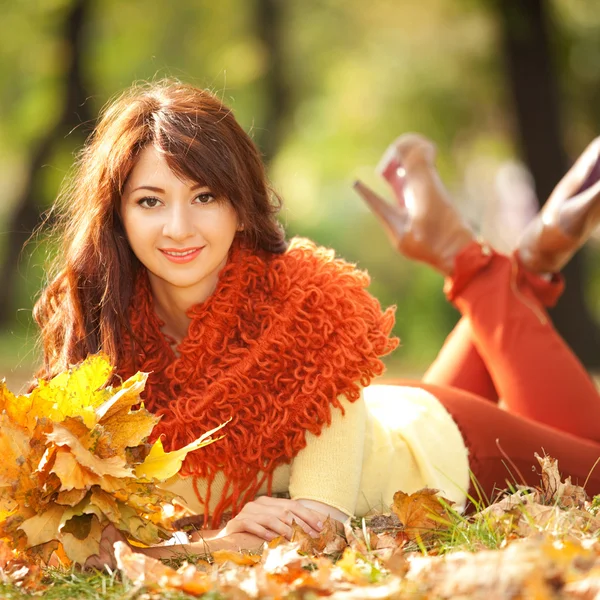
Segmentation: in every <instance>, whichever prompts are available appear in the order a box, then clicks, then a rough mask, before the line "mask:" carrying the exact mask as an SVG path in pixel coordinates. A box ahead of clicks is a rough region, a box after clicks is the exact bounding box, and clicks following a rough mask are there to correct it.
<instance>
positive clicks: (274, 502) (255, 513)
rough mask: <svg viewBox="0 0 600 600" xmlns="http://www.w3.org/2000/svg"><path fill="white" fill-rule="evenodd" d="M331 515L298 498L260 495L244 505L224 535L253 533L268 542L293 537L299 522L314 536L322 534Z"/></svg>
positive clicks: (230, 522) (227, 526) (222, 531)
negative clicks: (302, 502)
mask: <svg viewBox="0 0 600 600" xmlns="http://www.w3.org/2000/svg"><path fill="white" fill-rule="evenodd" d="M326 518H327V515H325V514H323V513H321V512H317V511H316V510H312V509H310V508H307V507H306V506H303V505H302V504H301V503H300V502H298V501H296V500H287V499H285V498H271V497H269V496H260V497H258V498H257V499H256V500H253V501H252V502H248V503H247V504H246V505H244V508H242V510H241V511H240V512H239V513H238V514H237V515H236V516H235V517H234V518H233V519H231V521H229V523H227V525H226V526H225V528H224V529H222V530H221V533H220V534H219V535H220V536H226V535H231V534H234V533H244V532H245V533H251V534H253V535H255V536H257V537H259V538H261V539H263V540H265V541H267V542H268V541H270V540H272V539H274V538H276V537H277V536H283V537H285V538H286V539H288V540H290V539H291V538H292V534H293V530H292V522H293V521H296V523H298V525H299V526H300V527H302V529H303V530H304V531H305V532H306V533H308V534H309V535H312V536H317V535H319V533H320V531H321V529H322V528H323V523H324V522H325V519H326Z"/></svg>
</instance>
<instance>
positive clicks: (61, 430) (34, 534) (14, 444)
mask: <svg viewBox="0 0 600 600" xmlns="http://www.w3.org/2000/svg"><path fill="white" fill-rule="evenodd" d="M112 373H113V367H112V366H111V365H110V363H109V362H108V360H107V358H106V356H104V355H102V354H99V355H95V356H90V357H89V358H88V359H87V360H85V361H84V362H83V363H81V364H80V365H78V366H76V367H73V368H71V369H69V370H68V371H65V372H64V373H61V374H59V375H58V376H56V377H54V378H53V379H51V380H50V381H43V380H42V381H40V382H39V384H38V385H37V387H36V388H34V389H33V390H32V392H31V393H30V394H26V395H23V396H15V395H14V394H12V393H11V392H9V391H8V389H7V388H6V386H5V385H4V384H3V383H0V456H2V464H0V538H3V539H5V540H7V541H8V542H9V543H10V544H11V546H12V547H14V548H15V549H17V550H18V551H19V552H26V553H28V554H27V555H28V556H29V559H30V560H33V561H34V562H36V564H40V563H47V562H48V560H50V558H49V557H50V556H51V555H53V556H54V555H57V554H56V553H57V552H59V553H60V561H61V562H63V563H65V562H68V561H73V562H78V563H84V562H85V560H86V559H87V558H88V557H89V556H91V555H92V554H96V553H97V552H98V549H99V542H100V537H101V534H102V530H103V529H104V528H105V527H106V526H107V525H108V524H111V523H112V524H114V525H115V526H117V527H118V528H119V529H121V531H123V532H124V533H125V534H126V535H127V536H128V537H129V539H130V540H131V542H132V543H138V544H145V545H149V544H153V543H156V542H158V541H160V540H164V539H167V538H168V537H169V535H170V534H169V530H168V528H170V527H171V521H172V519H171V518H170V517H169V515H171V516H172V514H174V512H173V510H171V511H169V510H167V509H168V507H169V505H170V503H172V502H173V501H174V495H173V494H172V493H170V492H168V491H166V490H161V489H160V488H158V487H157V486H156V481H157V480H158V479H160V478H162V477H164V478H165V479H167V478H169V477H170V476H172V475H173V474H174V473H175V472H177V471H178V470H179V468H180V467H181V463H182V461H183V460H184V459H185V456H186V455H187V453H188V452H191V451H193V450H195V449H197V448H201V447H202V446H204V445H206V444H209V443H211V442H212V441H213V440H212V438H211V437H210V436H211V434H213V433H214V432H215V431H218V430H219V429H220V427H217V428H215V429H214V430H213V431H209V432H208V433H206V434H205V435H204V436H202V438H200V439H199V440H196V441H195V442H192V443H191V444H189V445H188V446H186V447H185V448H182V449H180V450H177V451H175V452H169V453H165V452H164V450H163V448H162V444H161V443H160V442H159V443H157V444H155V445H154V446H152V447H151V445H150V444H149V443H148V442H147V440H148V438H149V436H150V434H151V433H152V430H153V428H154V426H155V425H156V423H157V422H158V417H156V416H155V415H153V414H151V413H150V412H148V411H147V410H146V409H145V408H144V407H143V403H142V402H141V399H140V393H141V392H142V391H143V389H144V385H145V383H146V380H147V374H144V373H137V374H136V375H134V376H133V377H131V378H129V379H128V380H126V381H125V382H123V383H122V384H121V385H120V386H119V387H115V388H113V387H109V386H107V384H108V382H109V381H110V378H111V377H112ZM137 467H140V473H141V476H140V475H138V474H137V473H136V472H135V469H136V468H137ZM54 560H59V559H57V558H55V559H54Z"/></svg>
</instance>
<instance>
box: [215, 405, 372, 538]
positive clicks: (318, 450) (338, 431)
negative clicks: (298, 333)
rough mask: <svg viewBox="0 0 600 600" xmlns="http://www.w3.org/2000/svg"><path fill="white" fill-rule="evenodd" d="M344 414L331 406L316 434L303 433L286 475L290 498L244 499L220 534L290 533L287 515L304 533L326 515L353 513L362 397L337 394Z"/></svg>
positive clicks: (338, 518)
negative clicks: (351, 398)
mask: <svg viewBox="0 0 600 600" xmlns="http://www.w3.org/2000/svg"><path fill="white" fill-rule="evenodd" d="M340 402H341V404H342V406H343V408H344V414H342V412H341V411H340V410H336V409H334V410H333V411H332V416H331V424H330V425H329V426H325V427H323V429H322V431H321V434H320V435H318V436H316V435H313V434H310V433H307V434H306V447H305V448H304V449H303V450H301V451H300V452H299V453H298V455H297V456H296V457H295V458H294V460H293V462H292V467H291V475H290V487H289V491H290V495H291V500H286V499H282V498H269V497H267V496H261V497H259V498H257V499H256V500H254V501H253V502H249V503H248V504H246V505H245V506H244V508H243V509H242V511H241V512H240V513H239V514H238V515H237V516H236V517H235V518H234V519H232V520H231V521H229V523H228V524H227V527H226V528H225V529H224V530H223V532H222V534H223V535H229V534H232V533H242V532H244V533H252V534H254V535H256V536H258V537H259V538H261V539H263V540H267V541H268V540H271V539H273V538H274V537H276V536H278V535H282V536H284V537H286V538H288V539H290V538H291V536H292V533H293V530H292V526H291V525H292V521H296V523H298V525H300V526H301V527H302V528H303V529H304V531H306V532H307V533H308V534H309V535H312V536H316V535H318V534H319V532H320V531H321V529H322V527H323V524H324V522H325V520H326V519H327V517H328V516H329V517H331V518H332V519H334V520H336V521H338V522H340V523H343V522H344V521H345V520H346V519H347V518H348V517H349V516H350V515H352V514H353V513H354V509H355V506H356V501H357V498H358V493H359V489H360V481H361V476H362V462H363V453H364V445H365V432H366V418H367V416H366V408H365V403H364V400H363V398H362V397H361V398H360V399H359V400H357V401H356V402H353V403H351V402H349V401H348V400H346V399H345V398H341V399H340Z"/></svg>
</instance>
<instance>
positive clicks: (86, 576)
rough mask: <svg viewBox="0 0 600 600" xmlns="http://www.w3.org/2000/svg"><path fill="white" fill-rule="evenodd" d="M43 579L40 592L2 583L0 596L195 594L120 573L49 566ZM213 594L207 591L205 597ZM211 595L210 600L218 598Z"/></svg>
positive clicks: (59, 598) (177, 597)
mask: <svg viewBox="0 0 600 600" xmlns="http://www.w3.org/2000/svg"><path fill="white" fill-rule="evenodd" d="M43 583H44V584H46V585H47V587H46V588H45V589H44V590H43V591H42V592H41V594H40V592H33V593H31V594H29V593H26V592H23V591H22V590H20V589H19V588H18V587H17V586H14V585H10V584H0V598H2V599H3V600H4V599H6V600H26V599H30V598H40V597H42V598H43V599H44V600H150V599H154V598H156V599H160V600H189V599H190V598H192V596H189V595H188V594H184V593H182V592H174V591H165V590H147V589H146V588H140V587H139V586H135V585H134V584H133V583H131V582H130V581H123V580H121V578H120V576H119V575H118V574H112V575H111V574H108V573H99V572H96V573H81V572H76V571H67V572H65V571H59V570H54V569H48V570H47V571H46V574H45V577H44V580H43ZM209 598H211V597H210V596H209V595H205V600H208V599H209ZM217 598H218V596H214V595H213V596H212V598H211V600H213V599H214V600H217Z"/></svg>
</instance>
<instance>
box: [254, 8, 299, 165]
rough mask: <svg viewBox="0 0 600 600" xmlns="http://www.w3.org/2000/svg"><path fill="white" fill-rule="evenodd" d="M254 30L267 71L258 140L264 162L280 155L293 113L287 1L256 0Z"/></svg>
mask: <svg viewBox="0 0 600 600" xmlns="http://www.w3.org/2000/svg"><path fill="white" fill-rule="evenodd" d="M255 2H256V4H255V23H254V25H255V28H256V32H257V35H258V38H259V39H260V40H261V42H262V43H263V45H264V49H265V53H266V55H267V63H268V67H267V70H266V72H265V76H264V78H263V89H264V96H263V106H264V107H265V108H264V115H263V127H262V128H261V130H260V132H259V134H258V135H257V137H256V143H257V144H258V147H259V148H260V149H261V151H262V153H263V155H264V158H265V161H266V162H270V161H271V160H272V159H273V157H274V156H275V155H276V154H277V151H278V150H279V148H280V147H281V144H282V142H283V140H284V138H285V134H286V126H287V123H288V118H289V115H290V112H291V109H292V106H291V94H290V90H289V86H288V83H289V82H287V81H286V78H285V74H286V69H285V56H284V48H283V39H284V35H283V21H284V18H283V11H284V4H285V2H284V0H255Z"/></svg>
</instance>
